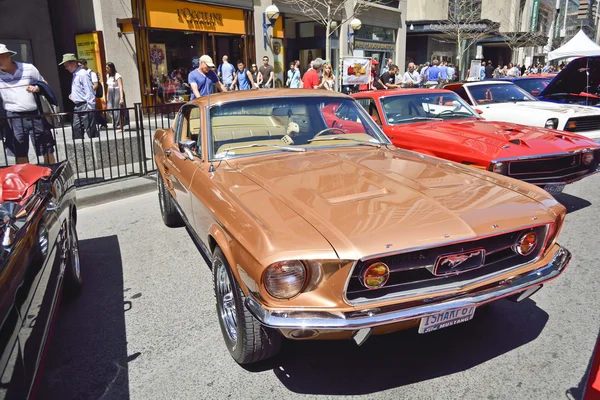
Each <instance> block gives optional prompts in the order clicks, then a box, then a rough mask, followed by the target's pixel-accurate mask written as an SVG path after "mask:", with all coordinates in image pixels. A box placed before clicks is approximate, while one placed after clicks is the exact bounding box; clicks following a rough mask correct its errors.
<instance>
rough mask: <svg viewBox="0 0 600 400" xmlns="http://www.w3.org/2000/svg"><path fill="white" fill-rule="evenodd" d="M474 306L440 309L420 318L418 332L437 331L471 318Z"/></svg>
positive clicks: (473, 313)
mask: <svg viewBox="0 0 600 400" xmlns="http://www.w3.org/2000/svg"><path fill="white" fill-rule="evenodd" d="M474 315H475V307H474V306H473V307H463V308H457V309H454V310H446V311H441V312H439V313H437V314H431V315H428V316H426V317H423V318H421V325H419V333H427V332H433V331H437V330H438V329H442V328H447V327H449V326H452V325H456V324H460V323H461V322H466V321H469V320H471V319H473V316H474Z"/></svg>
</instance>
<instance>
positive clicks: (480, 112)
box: [475, 108, 483, 115]
mask: <svg viewBox="0 0 600 400" xmlns="http://www.w3.org/2000/svg"><path fill="white" fill-rule="evenodd" d="M475 112H476V113H477V114H479V115H481V114H483V111H481V110H480V109H479V108H476V109H475Z"/></svg>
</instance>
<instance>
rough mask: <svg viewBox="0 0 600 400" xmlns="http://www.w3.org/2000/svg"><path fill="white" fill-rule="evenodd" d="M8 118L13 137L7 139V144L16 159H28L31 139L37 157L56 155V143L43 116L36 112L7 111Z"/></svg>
mask: <svg viewBox="0 0 600 400" xmlns="http://www.w3.org/2000/svg"><path fill="white" fill-rule="evenodd" d="M6 116H7V117H9V118H8V123H9V125H10V127H11V129H12V137H7V138H6V139H7V143H6V144H7V147H8V148H9V149H10V150H12V152H13V153H14V156H15V157H27V155H28V154H29V138H30V137H31V141H32V142H33V146H34V147H35V154H36V155H37V156H43V155H46V154H52V153H54V146H55V145H56V141H55V140H54V136H53V135H52V132H51V131H50V128H49V126H48V123H47V122H46V120H45V119H44V117H43V116H41V115H39V114H38V113H37V112H36V111H32V112H13V111H7V112H6ZM11 117H12V118H11ZM11 141H12V143H11Z"/></svg>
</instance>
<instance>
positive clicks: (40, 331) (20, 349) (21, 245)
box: [0, 161, 82, 399]
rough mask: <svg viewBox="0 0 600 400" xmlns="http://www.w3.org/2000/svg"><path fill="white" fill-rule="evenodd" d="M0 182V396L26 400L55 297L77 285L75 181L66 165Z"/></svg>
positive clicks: (33, 168)
mask: <svg viewBox="0 0 600 400" xmlns="http://www.w3.org/2000/svg"><path fill="white" fill-rule="evenodd" d="M0 182H1V184H2V187H1V193H0V201H1V203H0V241H1V242H0V268H1V271H0V318H1V319H0V321H1V325H0V374H1V376H0V398H7V399H27V398H29V397H31V396H32V392H33V388H34V387H35V382H36V378H37V375H38V371H39V368H40V364H41V362H42V358H43V354H44V346H45V345H46V342H47V341H48V335H49V333H50V329H51V326H52V323H53V320H54V315H55V312H56V311H57V309H58V304H59V301H60V299H61V295H62V294H63V292H64V295H65V296H64V297H65V298H73V297H75V296H77V295H78V294H79V292H80V290H81V286H82V279H81V269H80V263H79V245H78V240H77V231H76V222H77V209H76V205H75V184H74V183H75V178H74V174H73V170H72V169H71V166H70V164H69V163H68V162H67V161H65V162H62V163H60V164H55V165H48V166H37V165H31V164H22V165H17V166H12V167H7V168H2V169H0ZM63 289H64V290H63Z"/></svg>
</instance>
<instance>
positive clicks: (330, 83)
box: [322, 64, 335, 90]
mask: <svg viewBox="0 0 600 400" xmlns="http://www.w3.org/2000/svg"><path fill="white" fill-rule="evenodd" d="M322 85H323V88H325V89H327V90H333V89H334V87H335V75H333V69H332V68H331V64H325V65H324V66H323V78H322Z"/></svg>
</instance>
